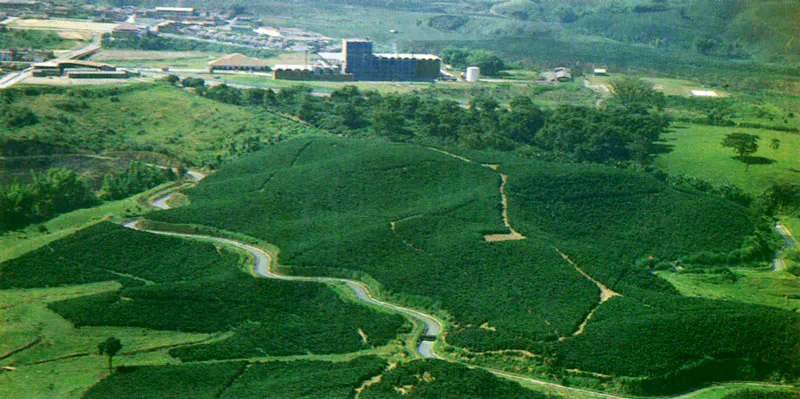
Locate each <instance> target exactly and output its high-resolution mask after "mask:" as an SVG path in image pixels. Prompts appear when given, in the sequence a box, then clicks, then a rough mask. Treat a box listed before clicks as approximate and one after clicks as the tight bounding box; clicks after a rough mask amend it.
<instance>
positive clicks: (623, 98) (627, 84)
mask: <svg viewBox="0 0 800 399" xmlns="http://www.w3.org/2000/svg"><path fill="white" fill-rule="evenodd" d="M610 86H611V93H612V94H613V98H614V99H615V100H616V101H617V102H619V104H620V105H622V106H623V107H626V108H630V107H632V106H634V105H636V104H639V105H642V106H644V107H647V108H649V107H656V108H662V107H663V106H664V102H665V99H664V94H663V93H659V92H657V91H655V89H653V84H652V83H650V82H648V81H646V80H644V79H641V78H634V77H629V76H624V77H622V78H619V79H615V80H613V81H612V82H611V84H610Z"/></svg>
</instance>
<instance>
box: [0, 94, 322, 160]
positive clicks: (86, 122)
mask: <svg viewBox="0 0 800 399" xmlns="http://www.w3.org/2000/svg"><path fill="white" fill-rule="evenodd" d="M11 90H22V91H23V92H24V90H26V89H25V88H17V87H15V88H12V89H11ZM28 90H31V91H32V94H30V95H24V94H23V95H19V96H17V97H16V99H15V101H13V102H12V106H13V107H16V108H15V109H20V108H28V109H30V110H31V111H32V112H33V113H34V114H35V115H37V119H38V123H35V124H33V125H30V126H25V127H22V128H18V129H17V128H15V129H13V130H12V129H9V128H7V127H5V126H3V127H0V138H13V139H14V140H19V141H24V140H34V141H39V142H44V143H49V144H55V145H61V146H67V147H74V148H80V149H83V150H90V151H96V152H104V151H111V150H118V151H149V152H159V153H162V154H165V155H168V156H170V157H172V158H173V159H176V160H178V161H179V162H184V163H187V164H190V165H191V164H194V165H199V164H203V163H208V162H215V163H219V162H220V161H221V160H223V159H226V158H228V157H229V156H232V155H234V154H237V153H238V152H239V151H242V147H244V146H245V145H248V146H252V145H253V143H258V145H262V143H266V142H270V141H279V140H281V139H283V138H285V137H286V136H290V135H294V134H303V133H313V132H315V130H314V129H312V128H307V127H304V126H302V125H299V124H297V123H293V122H290V121H286V120H285V119H283V118H280V117H277V116H275V115H272V114H270V113H268V112H266V111H264V110H263V109H255V108H244V107H237V106H233V105H227V104H222V103H219V102H216V101H212V100H209V99H206V98H203V97H201V96H197V95H194V94H192V93H190V92H187V91H186V90H183V89H181V88H177V87H169V86H166V85H161V84H126V85H117V86H108V85H104V86H102V87H87V86H71V87H68V88H67V87H63V88H53V87H42V88H39V87H36V88H28ZM39 90H41V91H42V92H43V93H42V94H41V95H39V94H40V92H39Z"/></svg>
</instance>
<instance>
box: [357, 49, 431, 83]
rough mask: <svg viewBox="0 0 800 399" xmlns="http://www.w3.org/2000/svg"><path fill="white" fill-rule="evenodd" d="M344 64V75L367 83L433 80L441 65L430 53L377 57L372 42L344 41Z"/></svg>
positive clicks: (382, 55)
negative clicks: (349, 75)
mask: <svg viewBox="0 0 800 399" xmlns="http://www.w3.org/2000/svg"><path fill="white" fill-rule="evenodd" d="M341 61H342V64H341V65H342V73H343V74H351V75H353V80H366V81H431V80H435V79H437V78H438V77H439V73H440V72H439V70H440V68H441V62H442V61H441V59H440V58H439V57H437V56H435V55H430V54H375V53H373V52H372V42H371V41H369V40H345V41H344V43H343V44H342V55H341Z"/></svg>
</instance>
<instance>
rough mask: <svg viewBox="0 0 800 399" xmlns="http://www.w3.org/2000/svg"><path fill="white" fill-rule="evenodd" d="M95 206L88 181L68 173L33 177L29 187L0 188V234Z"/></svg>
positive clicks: (72, 172) (62, 170)
mask: <svg viewBox="0 0 800 399" xmlns="http://www.w3.org/2000/svg"><path fill="white" fill-rule="evenodd" d="M97 203H98V199H97V197H96V196H95V195H94V192H93V191H92V188H91V186H90V185H89V181H88V180H87V179H86V178H84V177H82V176H78V174H76V173H75V172H74V171H72V170H68V169H50V170H48V171H47V172H45V173H41V174H34V175H33V182H31V183H30V184H20V183H18V182H16V183H12V184H10V185H8V186H0V231H6V230H10V229H14V228H18V227H22V226H25V225H28V224H30V223H35V222H38V221H43V220H47V219H50V218H52V217H53V216H56V215H58V214H60V213H64V212H68V211H71V210H74V209H78V208H85V207H88V206H91V205H95V204H97Z"/></svg>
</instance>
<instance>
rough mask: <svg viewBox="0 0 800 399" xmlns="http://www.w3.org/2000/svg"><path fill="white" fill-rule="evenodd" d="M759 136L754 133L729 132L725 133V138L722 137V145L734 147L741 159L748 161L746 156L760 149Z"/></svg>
mask: <svg viewBox="0 0 800 399" xmlns="http://www.w3.org/2000/svg"><path fill="white" fill-rule="evenodd" d="M759 138H760V137H759V136H756V135H753V134H747V133H729V134H726V135H725V138H724V139H722V146H723V147H728V148H733V150H734V151H736V153H737V154H739V160H740V161H743V162H745V163H747V161H746V159H745V156H747V155H750V154H754V153H755V152H756V151H758V139H759ZM749 166H750V164H749V163H747V167H749ZM745 170H746V168H745Z"/></svg>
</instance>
